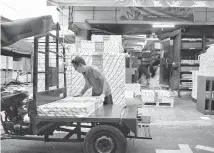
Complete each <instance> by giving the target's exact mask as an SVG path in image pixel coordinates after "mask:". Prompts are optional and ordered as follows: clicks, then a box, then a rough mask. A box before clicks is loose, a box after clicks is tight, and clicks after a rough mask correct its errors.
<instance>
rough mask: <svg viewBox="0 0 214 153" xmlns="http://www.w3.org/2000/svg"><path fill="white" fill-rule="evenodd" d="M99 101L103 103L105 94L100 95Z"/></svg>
mask: <svg viewBox="0 0 214 153" xmlns="http://www.w3.org/2000/svg"><path fill="white" fill-rule="evenodd" d="M100 100H101V101H102V102H104V101H105V94H102V95H100Z"/></svg>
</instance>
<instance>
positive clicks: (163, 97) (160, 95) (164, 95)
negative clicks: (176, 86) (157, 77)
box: [156, 90, 175, 106]
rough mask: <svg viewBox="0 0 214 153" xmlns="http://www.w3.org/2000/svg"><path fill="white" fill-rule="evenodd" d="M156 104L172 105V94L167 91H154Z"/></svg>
mask: <svg viewBox="0 0 214 153" xmlns="http://www.w3.org/2000/svg"><path fill="white" fill-rule="evenodd" d="M156 92H157V102H158V103H171V104H172V105H171V106H173V104H174V96H175V95H174V94H173V93H172V92H171V91H169V90H156Z"/></svg>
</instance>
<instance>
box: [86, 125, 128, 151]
mask: <svg viewBox="0 0 214 153" xmlns="http://www.w3.org/2000/svg"><path fill="white" fill-rule="evenodd" d="M126 148H127V140H126V138H125V136H124V134H123V133H122V132H121V131H120V130H119V129H117V128H115V127H113V126H109V125H98V126H95V127H93V128H92V129H91V130H90V131H89V132H88V133H87V135H86V137H85V140H84V146H83V149H84V153H125V152H126Z"/></svg>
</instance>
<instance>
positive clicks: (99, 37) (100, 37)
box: [91, 35, 104, 42]
mask: <svg viewBox="0 0 214 153" xmlns="http://www.w3.org/2000/svg"><path fill="white" fill-rule="evenodd" d="M91 41H93V42H104V40H103V35H92V36H91Z"/></svg>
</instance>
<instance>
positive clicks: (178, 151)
mask: <svg viewBox="0 0 214 153" xmlns="http://www.w3.org/2000/svg"><path fill="white" fill-rule="evenodd" d="M136 102H137V101H136ZM141 111H143V112H144V114H149V115H150V116H151V124H150V129H151V135H152V138H153V139H152V140H128V147H127V153H212V152H214V115H203V114H202V113H200V112H198V111H197V110H196V104H195V103H194V102H192V101H189V100H186V99H177V100H176V101H175V105H174V107H173V108H162V107H143V108H142V110H141ZM61 134H62V133H58V134H57V136H61ZM198 148H199V149H198ZM1 152H2V153H83V149H82V143H59V142H57V143H53V142H48V143H45V142H38V141H25V140H3V141H2V142H1Z"/></svg>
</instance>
